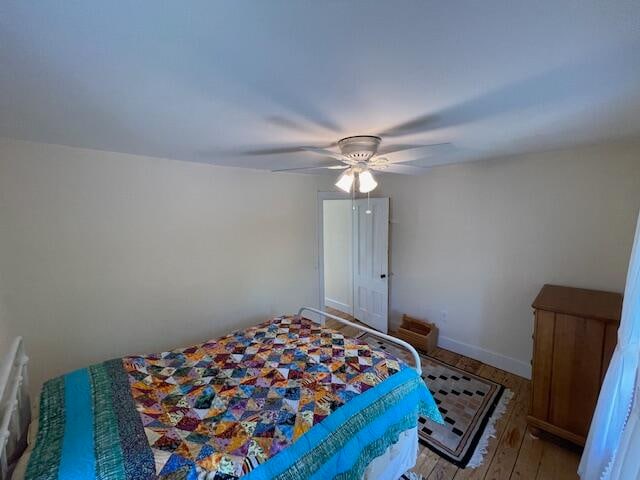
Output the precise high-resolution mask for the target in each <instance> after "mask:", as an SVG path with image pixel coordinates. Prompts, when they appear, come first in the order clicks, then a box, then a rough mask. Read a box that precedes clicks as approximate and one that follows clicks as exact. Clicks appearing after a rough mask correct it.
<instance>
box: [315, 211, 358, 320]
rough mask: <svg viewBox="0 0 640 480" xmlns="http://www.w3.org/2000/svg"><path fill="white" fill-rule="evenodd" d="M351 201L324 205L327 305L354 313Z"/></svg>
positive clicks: (323, 230)
mask: <svg viewBox="0 0 640 480" xmlns="http://www.w3.org/2000/svg"><path fill="white" fill-rule="evenodd" d="M352 213H353V210H352V204H351V200H324V201H323V221H324V225H323V229H322V232H323V236H324V249H323V250H324V251H323V253H324V297H325V304H326V305H328V306H330V307H333V308H337V309H338V310H341V311H343V312H345V313H351V312H353V308H352V303H353V294H352V292H353V288H352V285H353V275H352V263H353V260H352V254H351V251H352V248H353V245H352V243H353V242H352V221H351V218H352Z"/></svg>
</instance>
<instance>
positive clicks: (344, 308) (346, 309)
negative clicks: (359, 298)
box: [324, 297, 351, 315]
mask: <svg viewBox="0 0 640 480" xmlns="http://www.w3.org/2000/svg"><path fill="white" fill-rule="evenodd" d="M324 304H325V305H326V306H327V307H331V308H335V309H336V310H340V311H341V312H342V313H346V314H348V315H351V305H347V304H346V303H342V302H338V301H336V300H333V299H332V298H328V297H324Z"/></svg>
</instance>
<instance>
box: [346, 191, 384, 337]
mask: <svg viewBox="0 0 640 480" xmlns="http://www.w3.org/2000/svg"><path fill="white" fill-rule="evenodd" d="M353 243H354V245H353V251H354V256H353V258H354V265H353V272H354V290H355V292H357V293H356V295H355V317H356V318H357V319H358V320H360V321H361V322H363V323H366V324H367V325H369V326H371V327H373V328H375V329H377V330H380V331H381V332H384V333H387V330H388V322H389V319H388V315H389V284H388V281H389V272H388V268H389V199H388V198H372V199H370V200H367V199H361V200H355V201H354V210H353Z"/></svg>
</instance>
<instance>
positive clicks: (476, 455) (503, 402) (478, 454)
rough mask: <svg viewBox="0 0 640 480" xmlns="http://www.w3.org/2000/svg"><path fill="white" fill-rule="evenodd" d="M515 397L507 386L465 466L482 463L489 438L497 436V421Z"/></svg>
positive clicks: (470, 466)
mask: <svg viewBox="0 0 640 480" xmlns="http://www.w3.org/2000/svg"><path fill="white" fill-rule="evenodd" d="M512 398H513V392H512V391H511V390H509V389H508V388H505V390H504V392H502V397H501V398H500V401H499V402H498V404H497V405H496V408H494V410H493V413H492V414H491V417H490V418H489V421H488V422H487V426H486V427H485V429H484V433H483V434H482V437H480V441H479V442H478V445H476V449H475V451H474V452H473V456H472V457H471V460H469V463H468V464H467V466H466V467H465V468H476V467H479V466H480V465H482V461H483V459H484V456H485V454H486V453H487V447H488V445H489V439H490V438H494V437H495V436H496V426H495V423H496V421H497V420H498V419H499V418H500V417H501V416H502V415H503V414H504V412H505V411H506V410H507V404H508V403H509V401H510V400H511V399H512Z"/></svg>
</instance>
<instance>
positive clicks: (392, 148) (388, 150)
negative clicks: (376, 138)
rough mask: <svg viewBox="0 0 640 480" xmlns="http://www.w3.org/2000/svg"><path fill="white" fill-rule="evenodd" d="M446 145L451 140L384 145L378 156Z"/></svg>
mask: <svg viewBox="0 0 640 480" xmlns="http://www.w3.org/2000/svg"><path fill="white" fill-rule="evenodd" d="M444 145H451V142H439V143H427V144H423V145H383V146H382V147H381V148H379V149H378V152H377V153H376V155H377V156H385V157H387V156H389V155H391V154H393V153H396V152H404V151H406V150H419V149H423V148H433V147H442V146H444Z"/></svg>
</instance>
